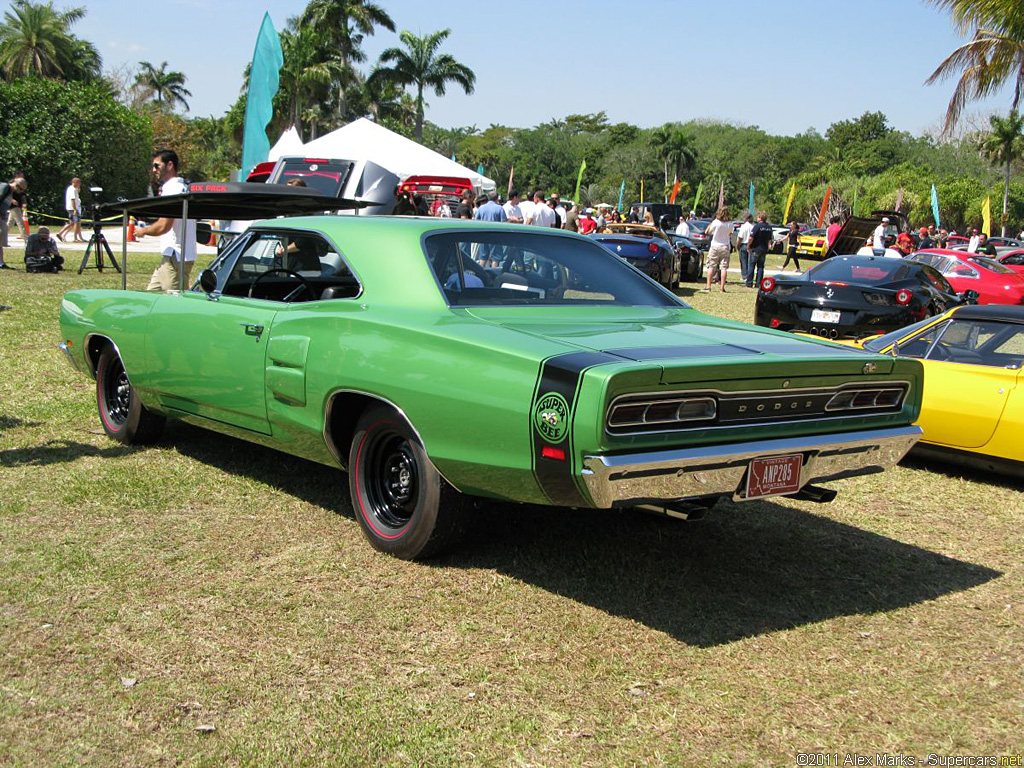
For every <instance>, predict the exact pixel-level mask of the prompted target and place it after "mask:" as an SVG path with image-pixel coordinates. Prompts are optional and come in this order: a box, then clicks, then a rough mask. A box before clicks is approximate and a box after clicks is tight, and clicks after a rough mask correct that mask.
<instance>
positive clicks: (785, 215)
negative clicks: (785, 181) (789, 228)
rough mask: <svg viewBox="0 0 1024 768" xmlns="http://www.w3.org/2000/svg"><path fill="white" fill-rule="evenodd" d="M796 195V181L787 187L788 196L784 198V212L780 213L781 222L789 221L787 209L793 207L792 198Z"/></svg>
mask: <svg viewBox="0 0 1024 768" xmlns="http://www.w3.org/2000/svg"><path fill="white" fill-rule="evenodd" d="M794 197H796V182H795V181H794V182H793V186H791V187H790V188H789V198H788V199H787V200H786V212H785V213H783V214H782V222H781V223H782V224H785V223H787V222H788V221H789V209H790V208H792V207H793V198H794Z"/></svg>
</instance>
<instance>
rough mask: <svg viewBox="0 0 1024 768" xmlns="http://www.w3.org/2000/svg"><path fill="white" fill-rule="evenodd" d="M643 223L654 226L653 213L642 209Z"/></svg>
mask: <svg viewBox="0 0 1024 768" xmlns="http://www.w3.org/2000/svg"><path fill="white" fill-rule="evenodd" d="M644 224H646V225H647V226H649V227H653V226H654V214H653V213H651V212H650V211H644Z"/></svg>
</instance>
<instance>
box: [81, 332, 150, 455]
mask: <svg viewBox="0 0 1024 768" xmlns="http://www.w3.org/2000/svg"><path fill="white" fill-rule="evenodd" d="M96 405H97V409H98V410H99V413H100V422H101V423H102V424H103V431H104V432H106V433H107V435H109V436H110V437H112V438H114V439H115V440H117V441H119V442H122V443H126V444H127V445H142V444H145V443H152V442H154V441H156V440H157V439H159V437H160V435H161V434H162V433H163V429H164V424H165V421H166V420H165V419H164V417H163V416H160V415H158V414H156V413H153V412H152V411H150V410H149V409H148V408H146V406H144V405H143V404H142V402H141V401H140V400H139V396H138V394H136V392H135V390H134V389H132V383H131V380H130V379H129V378H128V372H127V371H126V370H125V368H124V363H123V362H122V361H121V356H120V355H119V354H118V353H117V350H116V349H115V348H114V346H113V345H112V344H108V345H107V346H106V348H105V349H104V350H103V352H102V353H101V354H100V359H99V363H98V364H97V366H96Z"/></svg>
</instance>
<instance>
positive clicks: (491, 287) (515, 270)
mask: <svg viewBox="0 0 1024 768" xmlns="http://www.w3.org/2000/svg"><path fill="white" fill-rule="evenodd" d="M424 249H425V251H426V255H427V260H428V261H429V262H430V266H431V269H432V270H433V271H434V276H435V277H436V278H437V282H438V284H439V285H440V286H441V288H442V289H443V291H444V294H445V297H446V298H447V299H448V303H449V304H451V305H452V306H497V307H501V306H523V305H532V304H544V305H574V304H622V305H637V306H647V307H652V306H653V307H671V306H680V305H683V306H685V304H683V302H681V301H680V300H679V299H677V298H676V297H675V296H673V295H672V294H670V293H668V292H667V291H665V290H664V289H662V288H661V287H660V286H658V285H657V284H656V283H654V282H653V281H651V280H649V279H648V278H646V277H644V276H643V275H642V274H640V273H639V272H638V271H636V270H635V269H633V268H632V267H630V266H629V265H627V264H626V263H625V262H624V261H622V260H621V259H619V258H618V257H616V256H613V255H612V254H611V253H609V252H608V251H607V250H606V249H605V248H603V247H602V246H600V245H598V244H597V243H595V242H593V241H589V240H582V239H577V238H575V237H562V236H559V235H544V234H532V233H520V232H505V231H499V232H494V231H492V232H486V231H484V232H478V231H472V230H459V231H456V232H444V233H439V234H435V235H429V236H428V237H427V238H426V240H425V243H424Z"/></svg>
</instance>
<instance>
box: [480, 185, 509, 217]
mask: <svg viewBox="0 0 1024 768" xmlns="http://www.w3.org/2000/svg"><path fill="white" fill-rule="evenodd" d="M484 199H485V201H486V202H485V203H484V204H483V205H481V206H480V207H479V208H477V209H476V213H475V214H474V215H473V218H474V219H476V220H477V221H507V220H508V217H507V216H506V215H505V209H504V208H502V207H501V205H500V204H499V203H498V192H497V190H491V191H490V192H488V193H487V196H486V197H485V198H484Z"/></svg>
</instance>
